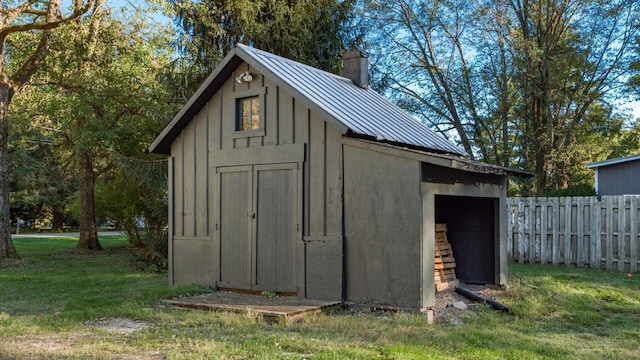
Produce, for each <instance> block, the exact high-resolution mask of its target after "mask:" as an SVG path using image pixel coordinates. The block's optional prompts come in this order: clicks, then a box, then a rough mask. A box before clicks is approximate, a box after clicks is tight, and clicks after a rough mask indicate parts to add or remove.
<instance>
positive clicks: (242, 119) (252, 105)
mask: <svg viewBox="0 0 640 360" xmlns="http://www.w3.org/2000/svg"><path fill="white" fill-rule="evenodd" d="M260 111H261V109H260V97H258V96H252V97H248V98H243V99H238V111H237V113H238V124H237V126H236V130H237V131H256V130H260V128H261V124H260Z"/></svg>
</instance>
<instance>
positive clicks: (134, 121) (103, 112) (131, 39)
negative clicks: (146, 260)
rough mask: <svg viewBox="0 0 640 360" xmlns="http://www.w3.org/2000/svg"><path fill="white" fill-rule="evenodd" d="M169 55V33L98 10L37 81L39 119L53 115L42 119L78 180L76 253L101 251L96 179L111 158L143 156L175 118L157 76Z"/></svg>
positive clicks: (61, 43) (62, 44)
mask: <svg viewBox="0 0 640 360" xmlns="http://www.w3.org/2000/svg"><path fill="white" fill-rule="evenodd" d="M98 5H100V4H98ZM171 56H172V50H171V48H170V47H169V38H168V32H167V31H163V30H160V29H158V28H155V27H149V24H147V23H146V22H145V21H144V20H143V16H142V15H141V14H134V15H133V16H132V18H130V19H126V18H125V19H120V18H116V17H114V16H111V15H109V14H108V13H104V12H102V11H100V10H98V11H94V12H93V14H92V16H91V17H90V18H88V19H84V20H81V21H78V22H76V23H74V24H69V25H67V26H66V27H65V28H64V29H61V31H59V32H58V33H56V36H55V38H54V39H53V45H52V50H51V56H50V57H49V59H48V61H47V63H46V68H45V70H46V71H42V72H41V73H39V74H38V76H37V77H35V78H34V81H33V85H34V86H36V87H37V88H38V92H39V97H40V98H41V99H42V100H41V101H40V104H39V110H38V112H39V113H42V114H48V115H49V116H44V117H39V118H38V119H39V120H40V121H42V122H43V123H42V125H44V126H45V127H48V128H51V129H52V131H51V132H50V134H49V135H48V136H50V137H51V138H53V139H54V140H53V141H54V143H55V144H56V146H57V147H58V150H59V151H65V152H66V153H67V154H69V155H68V156H69V158H70V159H72V160H73V166H74V169H75V170H76V171H77V174H78V181H79V207H80V211H79V216H80V239H79V241H78V248H79V249H88V250H99V249H101V248H102V246H101V244H100V242H99V240H98V236H97V223H96V212H95V185H96V180H97V179H98V178H99V177H100V176H103V175H105V174H109V173H111V172H113V171H114V169H115V163H114V156H116V155H120V154H122V155H125V156H138V155H139V154H142V153H143V151H144V149H146V146H147V145H148V143H149V142H151V140H152V139H153V135H154V134H155V133H156V132H157V129H158V128H159V127H161V126H162V124H164V122H165V120H166V118H168V117H169V116H170V115H171V114H172V113H173V103H172V102H171V101H170V95H169V94H168V93H167V92H166V91H165V88H164V87H163V86H162V85H161V84H160V82H159V81H158V76H157V74H158V73H159V71H160V70H161V69H162V68H163V67H164V66H165V65H166V64H167V63H168V62H169V60H170V58H171Z"/></svg>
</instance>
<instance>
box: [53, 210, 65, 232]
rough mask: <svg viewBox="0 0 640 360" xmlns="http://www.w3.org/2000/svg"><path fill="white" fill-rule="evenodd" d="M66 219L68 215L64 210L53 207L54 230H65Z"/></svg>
mask: <svg viewBox="0 0 640 360" xmlns="http://www.w3.org/2000/svg"><path fill="white" fill-rule="evenodd" d="M65 220H66V216H65V214H64V212H63V211H60V210H58V209H53V230H54V231H60V232H61V231H62V230H64V222H65Z"/></svg>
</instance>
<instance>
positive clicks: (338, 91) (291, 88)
mask: <svg viewBox="0 0 640 360" xmlns="http://www.w3.org/2000/svg"><path fill="white" fill-rule="evenodd" d="M242 62H246V63H248V64H249V65H250V66H251V67H253V68H254V69H256V70H257V71H258V72H260V73H261V74H263V75H264V76H265V77H267V78H268V79H269V80H271V81H272V82H274V83H275V84H276V85H277V86H279V87H281V88H283V89H284V90H286V91H288V92H289V93H290V94H291V95H293V96H294V97H295V98H296V99H297V100H299V101H300V102H301V103H302V104H304V105H305V106H306V107H308V108H309V109H311V110H313V111H315V112H317V113H318V114H319V115H320V116H321V117H322V118H323V120H325V121H327V122H328V123H330V124H332V125H333V126H335V127H336V128H337V129H338V130H339V131H340V132H341V133H342V134H343V135H345V136H349V137H355V138H364V139H370V140H375V141H378V142H385V143H389V144H395V145H405V146H409V147H412V148H416V149H421V150H427V151H433V152H436V153H445V154H454V155H466V153H465V152H464V151H463V150H461V149H460V148H459V147H457V146H456V145H454V144H453V143H451V142H450V141H448V140H447V139H445V138H444V137H443V136H442V135H440V134H438V133H436V132H435V131H433V130H431V129H429V128H428V127H427V126H426V125H424V124H422V123H420V122H419V121H418V120H416V119H415V118H414V117H412V116H410V115H409V114H407V113H406V112H404V111H403V110H402V109H400V108H399V107H397V106H396V105H394V104H393V103H391V102H390V101H389V100H387V99H386V98H384V97H383V96H382V95H380V94H378V93H377V92H375V91H374V90H371V89H363V88H361V87H359V86H357V85H355V84H354V83H353V82H352V81H351V80H350V79H347V78H344V77H341V76H337V75H334V74H331V73H328V72H326V71H322V70H319V69H316V68H313V67H310V66H307V65H304V64H301V63H299V62H296V61H293V60H289V59H285V58H283V57H280V56H277V55H274V54H271V53H268V52H265V51H261V50H258V49H254V48H252V47H249V46H246V45H242V44H238V45H237V47H236V48H234V49H233V50H232V51H231V52H229V54H227V56H225V58H224V59H223V60H222V61H221V63H220V64H219V65H218V67H217V68H216V69H215V70H214V71H213V73H211V75H209V77H208V78H207V79H206V80H205V81H204V82H203V83H202V85H200V87H199V88H198V90H197V91H196V92H195V93H194V94H193V96H192V97H191V98H190V99H189V100H188V101H187V103H186V104H185V105H184V106H183V107H182V109H181V110H180V111H178V113H177V114H176V115H175V116H174V117H173V119H172V120H171V121H170V122H169V124H168V125H167V126H166V127H165V128H164V130H163V131H162V133H160V135H159V136H158V137H157V138H156V139H155V140H154V141H153V143H152V144H151V145H150V146H149V152H152V153H161V154H169V153H170V150H171V143H172V142H173V140H174V139H175V138H176V137H177V136H178V135H179V134H180V132H181V130H182V129H183V128H184V127H185V126H187V124H188V123H189V122H190V121H191V120H192V119H193V117H194V116H195V115H196V114H197V113H198V112H199V111H200V109H201V108H202V107H203V106H204V105H205V104H206V102H207V101H208V100H209V99H210V98H211V97H212V96H213V94H215V92H216V91H218V89H219V88H220V87H221V86H222V85H223V84H224V82H225V81H226V80H227V79H228V77H229V76H230V75H231V74H232V73H233V71H234V70H235V69H236V68H237V67H238V66H239V65H240V64H241V63H242Z"/></svg>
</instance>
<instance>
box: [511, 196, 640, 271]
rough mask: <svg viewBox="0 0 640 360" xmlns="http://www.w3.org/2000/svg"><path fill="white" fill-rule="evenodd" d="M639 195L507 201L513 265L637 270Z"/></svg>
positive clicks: (639, 264)
mask: <svg viewBox="0 0 640 360" xmlns="http://www.w3.org/2000/svg"><path fill="white" fill-rule="evenodd" d="M639 204H640V197H639V196H605V197H602V199H601V200H598V199H597V198H596V197H563V198H545V197H537V198H535V197H530V198H509V199H508V200H507V212H508V216H509V225H508V232H507V253H508V255H509V258H510V259H511V260H513V261H517V262H521V263H541V264H553V265H566V266H570V265H576V266H579V267H591V268H596V269H605V270H617V271H624V272H637V271H638V269H639V268H640V263H639V259H640V208H639V206H640V205H639Z"/></svg>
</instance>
